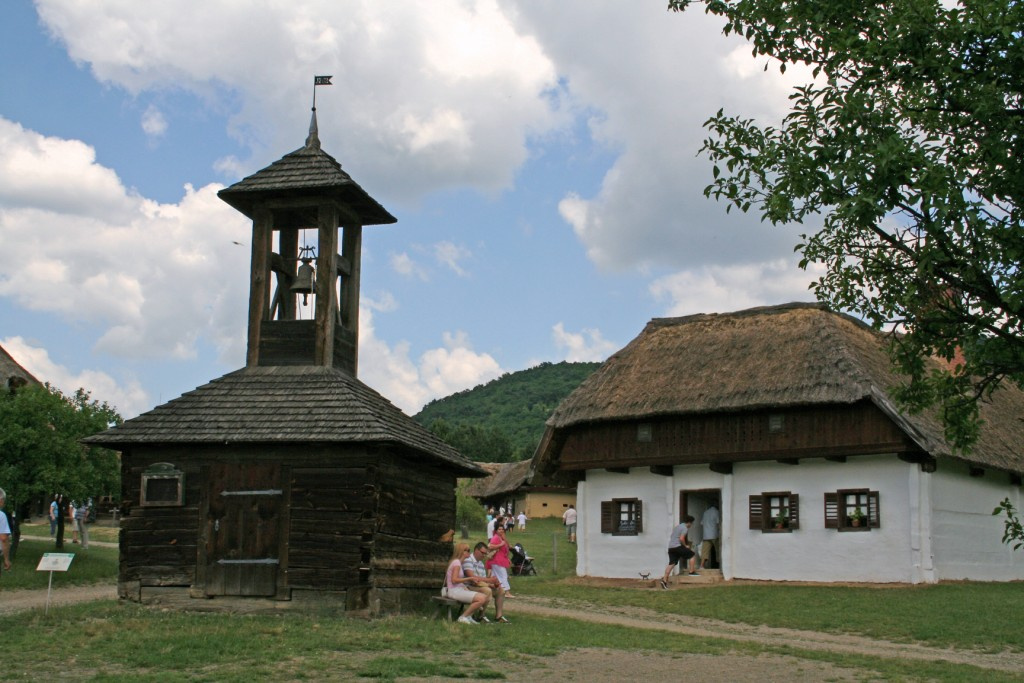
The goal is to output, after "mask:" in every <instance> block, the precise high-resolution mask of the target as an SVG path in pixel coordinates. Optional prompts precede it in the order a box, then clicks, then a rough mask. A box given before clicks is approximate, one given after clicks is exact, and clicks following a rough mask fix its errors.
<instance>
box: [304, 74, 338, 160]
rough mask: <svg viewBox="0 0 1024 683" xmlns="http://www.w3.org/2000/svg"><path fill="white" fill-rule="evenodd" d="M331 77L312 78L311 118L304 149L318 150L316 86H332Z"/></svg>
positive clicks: (318, 132)
mask: <svg viewBox="0 0 1024 683" xmlns="http://www.w3.org/2000/svg"><path fill="white" fill-rule="evenodd" d="M332 78H334V77H333V76H313V117H312V118H311V119H310V120H309V137H307V138H306V147H312V148H313V149H320V131H319V130H317V127H316V86H318V85H333V84H332V83H331V79H332Z"/></svg>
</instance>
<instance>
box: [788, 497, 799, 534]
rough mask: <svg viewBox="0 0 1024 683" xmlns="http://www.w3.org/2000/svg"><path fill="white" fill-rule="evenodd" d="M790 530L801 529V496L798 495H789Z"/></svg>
mask: <svg viewBox="0 0 1024 683" xmlns="http://www.w3.org/2000/svg"><path fill="white" fill-rule="evenodd" d="M789 528H790V529H799V528H800V495H799V494H797V493H791V494H789Z"/></svg>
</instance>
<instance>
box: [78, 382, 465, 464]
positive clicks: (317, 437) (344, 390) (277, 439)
mask: <svg viewBox="0 0 1024 683" xmlns="http://www.w3.org/2000/svg"><path fill="white" fill-rule="evenodd" d="M84 441H86V442H88V443H96V444H100V445H103V446H108V447H110V448H121V449H123V448H126V447H130V446H132V445H143V444H146V445H155V444H183V443H186V444H231V443H263V444H267V443H278V444H281V443H384V444H393V445H397V446H401V447H405V448H408V449H412V450H413V451H416V452H418V453H420V454H422V455H424V456H426V457H427V458H430V459H432V460H434V461H436V462H438V463H440V464H441V465H442V466H446V467H448V468H450V469H454V470H456V471H457V473H458V474H459V475H460V476H480V475H482V474H484V472H483V470H481V469H480V468H479V467H477V465H476V464H475V463H473V462H472V461H471V460H469V459H468V458H465V457H463V455H462V454H461V453H459V452H458V451H456V450H455V449H453V448H452V447H451V446H449V445H448V444H446V443H444V442H443V441H441V440H440V439H438V438H437V437H436V436H434V435H433V434H432V433H430V432H429V431H427V430H426V429H425V428H424V427H422V426H421V425H419V424H418V423H417V422H416V421H414V420H413V419H412V418H411V417H409V416H407V415H406V414H405V413H403V412H402V411H401V410H399V409H398V408H396V407H395V406H393V405H392V404H391V402H389V401H388V400H387V399H386V398H384V397H383V396H381V395H380V394H378V393H377V392H376V391H374V390H373V389H371V388H370V387H368V386H366V385H365V384H363V383H362V382H360V381H359V380H358V379H355V378H354V377H351V376H350V375H347V374H346V373H343V372H341V371H339V370H335V369H333V368H326V367H321V366H306V365H296V366H269V367H252V368H243V369H242V370H237V371H235V372H232V373H229V374H227V375H224V376H223V377H220V378H219V379H215V380H213V381H212V382H210V383H209V384H205V385H203V386H201V387H199V388H198V389H195V390H193V391H190V392H188V393H185V394H183V395H182V396H180V397H178V398H176V399H174V400H172V401H169V402H168V403H165V404H163V405H161V406H157V407H156V408H154V409H153V410H151V411H149V412H147V413H143V414H142V415H139V416H138V417H136V418H133V419H131V420H127V421H126V422H125V423H124V424H122V425H121V426H119V427H114V428H113V429H108V430H107V431H105V432H101V433H100V434H97V435H95V436H91V437H89V438H87V439H84Z"/></svg>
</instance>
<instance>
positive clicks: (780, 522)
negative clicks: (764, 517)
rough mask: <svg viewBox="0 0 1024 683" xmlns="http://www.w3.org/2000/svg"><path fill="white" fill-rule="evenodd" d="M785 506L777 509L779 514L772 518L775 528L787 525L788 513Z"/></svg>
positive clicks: (782, 527) (783, 527)
mask: <svg viewBox="0 0 1024 683" xmlns="http://www.w3.org/2000/svg"><path fill="white" fill-rule="evenodd" d="M786 512H787V510H786V508H783V509H781V510H779V514H777V515H775V517H773V518H772V521H773V522H774V525H775V528H776V529H785V528H787V527H789V515H787V514H786Z"/></svg>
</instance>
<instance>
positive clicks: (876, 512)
mask: <svg viewBox="0 0 1024 683" xmlns="http://www.w3.org/2000/svg"><path fill="white" fill-rule="evenodd" d="M880 526H882V512H881V508H880V507H879V504H878V491H868V527H869V528H871V529H877V528H879V527H880Z"/></svg>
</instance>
